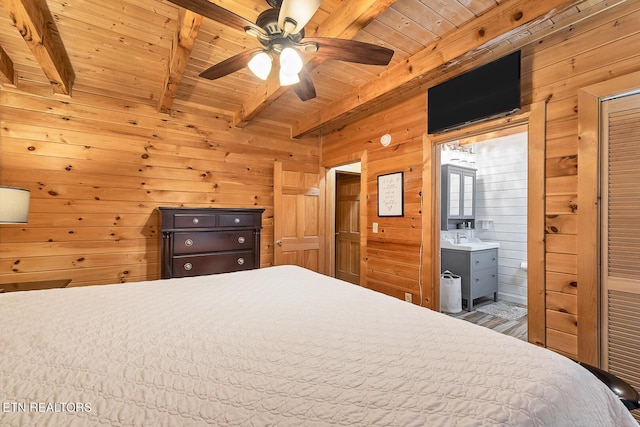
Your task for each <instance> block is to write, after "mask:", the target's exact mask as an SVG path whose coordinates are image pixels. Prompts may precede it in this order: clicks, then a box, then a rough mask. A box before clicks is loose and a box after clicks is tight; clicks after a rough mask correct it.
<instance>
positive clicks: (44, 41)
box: [1, 0, 75, 95]
mask: <svg viewBox="0 0 640 427" xmlns="http://www.w3.org/2000/svg"><path fill="white" fill-rule="evenodd" d="M1 1H2V5H3V6H4V8H5V10H6V11H7V13H8V14H9V16H10V17H11V20H12V21H13V23H14V25H15V26H16V28H17V29H18V31H19V32H20V35H22V38H23V39H24V41H25V42H26V43H27V46H29V49H31V52H32V53H33V56H34V57H35V59H36V61H37V62H38V64H40V68H42V71H43V72H44V74H45V76H47V78H48V79H49V82H50V83H51V86H52V87H53V91H54V92H55V93H58V94H64V95H71V88H72V86H73V81H74V80H75V74H74V72H73V68H72V67H71V61H70V60H69V56H68V55H67V51H66V50H65V48H64V45H63V44H62V41H61V40H60V38H59V37H58V35H57V33H55V31H56V30H55V23H54V22H53V20H52V19H47V18H45V12H44V11H43V10H42V9H40V7H39V6H38V4H37V2H36V0H1ZM47 16H50V14H49V13H48V11H47ZM50 26H51V27H52V28H54V30H53V31H52V30H50V29H49V28H50Z"/></svg>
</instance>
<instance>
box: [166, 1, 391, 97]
mask: <svg viewBox="0 0 640 427" xmlns="http://www.w3.org/2000/svg"><path fill="white" fill-rule="evenodd" d="M169 1H170V2H171V3H174V4H176V5H178V6H181V7H184V8H185V9H189V10H191V11H192V12H194V13H197V14H199V15H202V16H204V17H207V18H209V19H212V20H214V21H217V22H219V23H221V24H224V25H227V26H229V27H234V28H236V29H239V30H241V31H244V32H246V33H247V34H249V35H251V36H254V37H256V38H257V39H258V41H259V42H260V44H262V47H257V48H253V49H248V50H245V51H244V52H240V53H239V54H237V55H234V56H232V57H230V58H228V59H225V60H224V61H222V62H220V63H218V64H216V65H213V66H211V67H209V68H207V69H206V70H204V71H203V72H201V73H200V77H204V78H207V79H210V80H214V79H218V78H220V77H223V76H226V75H228V74H231V73H234V72H236V71H238V70H240V69H242V68H244V67H246V66H248V67H249V69H250V70H251V71H252V72H253V73H254V74H255V75H256V76H258V77H259V78H261V79H263V80H266V79H267V78H268V76H269V74H270V72H271V67H272V62H273V58H274V57H279V58H280V61H279V65H280V84H281V85H283V86H285V85H294V86H293V89H294V91H295V93H296V94H297V95H298V97H299V98H300V99H301V100H302V101H307V100H309V99H313V98H315V97H316V90H315V87H314V85H313V82H312V81H311V76H310V74H309V73H308V72H307V71H306V70H305V68H304V63H303V61H302V58H301V57H300V55H299V53H298V52H299V51H301V52H307V53H313V54H314V55H318V56H321V57H322V58H324V59H337V60H340V61H348V62H355V63H358V64H370V65H387V64H389V62H390V61H391V57H392V56H393V50H391V49H387V48H385V47H382V46H378V45H374V44H371V43H364V42H359V41H355V40H347V39H337V38H328V37H307V38H305V37H304V26H305V25H306V24H307V23H308V22H309V20H311V18H312V17H313V15H314V14H315V13H316V11H317V10H318V8H319V7H320V3H321V2H322V0H266V1H267V3H268V4H269V6H271V9H267V10H265V11H264V12H262V13H260V15H259V16H258V19H257V20H256V23H255V24H254V23H253V22H251V21H248V20H246V19H244V18H243V17H241V16H239V15H236V14H235V13H233V12H230V11H228V10H226V9H224V8H223V7H220V6H218V5H217V4H215V3H211V2H209V1H208V0H169Z"/></svg>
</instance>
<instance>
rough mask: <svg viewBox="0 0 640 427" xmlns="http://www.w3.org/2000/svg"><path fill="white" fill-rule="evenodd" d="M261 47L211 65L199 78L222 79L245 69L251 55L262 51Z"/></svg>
mask: <svg viewBox="0 0 640 427" xmlns="http://www.w3.org/2000/svg"><path fill="white" fill-rule="evenodd" d="M262 50H263V49H262V48H261V47H256V48H253V49H249V50H245V51H244V52H240V53H239V54H237V55H234V56H232V57H231V58H227V59H225V60H224V61H222V62H220V63H218V64H216V65H213V66H211V67H209V68H207V69H206V70H204V71H203V72H201V73H200V77H204V78H205V79H209V80H215V79H219V78H220V77H224V76H226V75H228V74H231V73H235V72H236V71H238V70H241V69H242V68H244V67H246V66H247V64H248V63H249V61H250V60H251V58H252V57H253V55H254V54H255V53H257V52H260V51H262Z"/></svg>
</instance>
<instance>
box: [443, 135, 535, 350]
mask: <svg viewBox="0 0 640 427" xmlns="http://www.w3.org/2000/svg"><path fill="white" fill-rule="evenodd" d="M527 150H528V147H527V128H526V126H524V127H520V128H514V129H510V130H509V131H508V132H505V133H500V132H499V133H498V135H496V133H495V132H493V133H491V134H487V135H479V136H476V137H474V138H470V139H466V140H455V141H450V142H447V143H444V144H441V145H440V160H441V162H440V163H441V176H440V182H441V184H442V185H441V221H440V222H441V227H440V228H441V230H440V251H441V272H444V271H450V272H451V273H453V275H454V276H456V277H460V288H461V289H460V291H459V293H460V296H461V298H460V300H459V302H458V305H457V306H456V304H454V303H453V302H452V301H453V300H452V296H453V295H452V292H457V291H456V290H455V288H453V289H454V290H453V291H452V288H451V287H446V288H445V287H441V289H440V295H441V309H442V311H443V312H445V313H446V312H449V313H448V314H450V315H452V316H454V317H458V318H462V319H465V320H468V321H471V322H473V323H477V324H481V325H482V324H484V325H485V326H489V325H491V326H490V327H492V328H493V329H498V330H499V331H501V332H503V333H506V334H508V335H512V336H516V337H517V338H520V339H523V340H526V339H527V292H528V291H527V212H528V206H527V203H528V201H527V199H528V194H527V193H528V159H527ZM443 286H444V285H443ZM449 286H450V285H449Z"/></svg>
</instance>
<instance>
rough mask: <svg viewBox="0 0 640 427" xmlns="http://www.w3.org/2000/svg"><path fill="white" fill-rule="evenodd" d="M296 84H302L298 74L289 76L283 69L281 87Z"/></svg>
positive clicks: (281, 71)
mask: <svg viewBox="0 0 640 427" xmlns="http://www.w3.org/2000/svg"><path fill="white" fill-rule="evenodd" d="M296 83H300V77H299V76H298V74H289V73H286V72H285V71H284V70H282V69H281V70H280V85H282V86H290V85H294V84H296Z"/></svg>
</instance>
